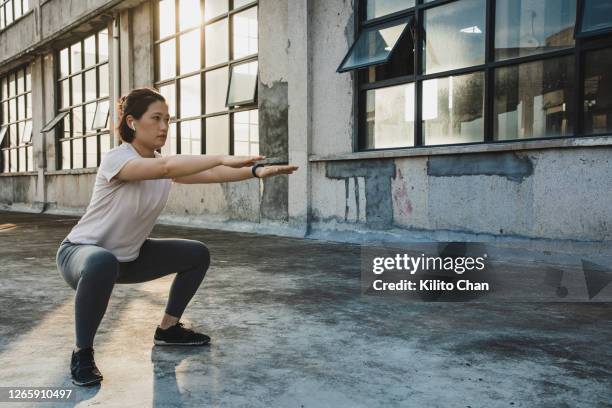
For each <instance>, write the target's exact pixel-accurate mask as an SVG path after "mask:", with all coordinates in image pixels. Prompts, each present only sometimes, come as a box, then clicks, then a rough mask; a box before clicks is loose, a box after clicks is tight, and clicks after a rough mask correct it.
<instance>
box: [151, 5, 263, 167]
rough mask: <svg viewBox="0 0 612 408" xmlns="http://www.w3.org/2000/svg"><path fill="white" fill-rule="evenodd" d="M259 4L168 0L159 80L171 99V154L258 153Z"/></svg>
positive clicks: (159, 23) (162, 15) (161, 19)
mask: <svg viewBox="0 0 612 408" xmlns="http://www.w3.org/2000/svg"><path fill="white" fill-rule="evenodd" d="M257 12H258V5H257V2H256V1H245V0H240V1H239V0H233V1H229V0H160V1H158V7H157V10H156V13H157V16H156V33H155V38H156V41H155V66H156V69H155V71H156V72H155V77H156V79H155V86H156V87H157V88H158V89H159V91H160V93H161V94H162V95H164V97H165V98H166V100H167V102H168V108H169V113H170V116H171V120H170V122H171V123H170V130H169V137H168V140H167V142H166V145H165V146H164V147H163V148H162V153H163V154H165V155H166V154H176V153H179V154H202V153H207V154H246V153H245V152H249V154H258V153H259V138H258V135H257V130H256V129H254V128H256V127H257V126H258V120H257V114H258V111H257V109H256V108H257V100H256V98H257V53H258V25H257V22H258V19H257Z"/></svg>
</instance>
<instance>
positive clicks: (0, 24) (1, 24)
mask: <svg viewBox="0 0 612 408" xmlns="http://www.w3.org/2000/svg"><path fill="white" fill-rule="evenodd" d="M3 28H4V7H0V30H2V29H3ZM4 171H5V170H4Z"/></svg>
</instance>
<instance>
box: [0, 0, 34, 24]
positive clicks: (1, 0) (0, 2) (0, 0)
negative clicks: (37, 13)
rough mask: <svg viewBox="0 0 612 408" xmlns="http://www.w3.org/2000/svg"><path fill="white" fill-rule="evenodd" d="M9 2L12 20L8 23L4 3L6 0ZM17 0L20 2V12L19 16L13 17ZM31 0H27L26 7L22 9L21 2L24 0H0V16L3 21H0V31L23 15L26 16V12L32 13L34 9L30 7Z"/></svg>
mask: <svg viewBox="0 0 612 408" xmlns="http://www.w3.org/2000/svg"><path fill="white" fill-rule="evenodd" d="M9 1H10V2H11V14H12V16H13V17H12V21H11V22H10V23H8V24H7V23H6V8H7V6H6V4H7V3H8V2H9ZM16 1H18V2H20V4H21V14H20V15H19V17H17V18H15V2H16ZM31 1H32V0H29V1H28V2H27V5H28V7H27V9H25V10H24V8H23V4H24V0H0V9H2V13H0V18H1V19H2V20H3V21H0V32H2V31H4V30H6V29H7V28H9V27H11V26H12V25H13V24H15V23H17V22H18V21H19V20H21V19H22V18H24V17H25V16H27V15H28V14H30V13H32V12H33V11H34V9H33V8H32V7H31Z"/></svg>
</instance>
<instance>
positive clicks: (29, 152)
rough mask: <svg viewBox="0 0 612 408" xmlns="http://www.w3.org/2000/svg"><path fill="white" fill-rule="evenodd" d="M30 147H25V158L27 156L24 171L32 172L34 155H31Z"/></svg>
mask: <svg viewBox="0 0 612 408" xmlns="http://www.w3.org/2000/svg"><path fill="white" fill-rule="evenodd" d="M32 150H33V149H32V147H31V146H29V147H26V151H27V156H28V166H27V168H26V171H34V157H33V156H34V155H33V154H32Z"/></svg>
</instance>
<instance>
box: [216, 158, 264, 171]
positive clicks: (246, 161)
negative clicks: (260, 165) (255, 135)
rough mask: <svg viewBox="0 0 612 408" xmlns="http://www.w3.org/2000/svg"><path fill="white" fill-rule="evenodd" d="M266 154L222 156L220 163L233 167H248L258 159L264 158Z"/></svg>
mask: <svg viewBox="0 0 612 408" xmlns="http://www.w3.org/2000/svg"><path fill="white" fill-rule="evenodd" d="M265 158H266V156H224V157H223V160H222V161H221V164H222V165H224V166H227V167H232V168H234V169H239V168H241V167H250V166H253V165H254V164H255V162H257V161H259V160H263V159H265Z"/></svg>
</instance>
